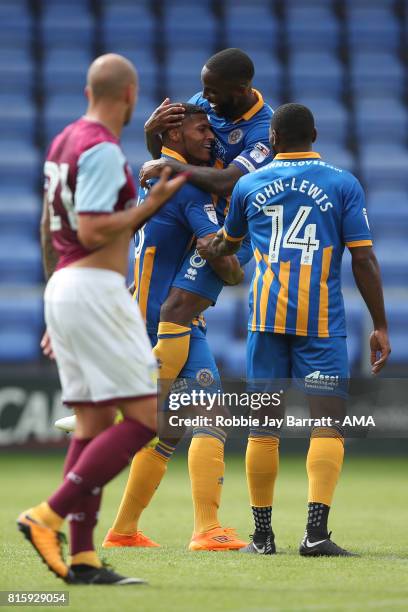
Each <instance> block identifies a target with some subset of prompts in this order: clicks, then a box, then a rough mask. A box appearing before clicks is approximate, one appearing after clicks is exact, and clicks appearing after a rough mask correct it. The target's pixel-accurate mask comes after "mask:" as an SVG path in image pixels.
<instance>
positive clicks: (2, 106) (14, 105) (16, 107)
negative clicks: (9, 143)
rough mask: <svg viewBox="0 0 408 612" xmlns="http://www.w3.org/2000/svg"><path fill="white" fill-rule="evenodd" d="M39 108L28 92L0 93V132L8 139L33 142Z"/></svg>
mask: <svg viewBox="0 0 408 612" xmlns="http://www.w3.org/2000/svg"><path fill="white" fill-rule="evenodd" d="M36 129H37V110H36V108H35V106H34V104H33V102H32V100H31V97H30V96H27V95H26V94H3V93H1V94H0V134H1V135H2V138H5V139H6V140H19V141H23V142H28V143H33V142H34V137H35V132H36Z"/></svg>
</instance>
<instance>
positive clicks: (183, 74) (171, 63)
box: [166, 48, 209, 100]
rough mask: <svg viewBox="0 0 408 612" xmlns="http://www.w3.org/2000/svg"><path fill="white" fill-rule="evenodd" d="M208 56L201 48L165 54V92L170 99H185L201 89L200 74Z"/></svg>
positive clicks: (176, 50)
mask: <svg viewBox="0 0 408 612" xmlns="http://www.w3.org/2000/svg"><path fill="white" fill-rule="evenodd" d="M208 57H209V55H208V53H207V51H206V50H205V49H202V48H199V49H192V50H191V51H182V50H178V49H175V50H174V51H172V52H170V53H168V54H167V64H166V93H167V95H168V96H169V97H170V98H171V99H172V100H186V99H189V98H190V97H191V96H193V95H194V94H195V93H197V92H198V91H201V88H202V86H201V80H200V74H201V70H202V68H203V66H204V64H205V62H206V61H207V60H208Z"/></svg>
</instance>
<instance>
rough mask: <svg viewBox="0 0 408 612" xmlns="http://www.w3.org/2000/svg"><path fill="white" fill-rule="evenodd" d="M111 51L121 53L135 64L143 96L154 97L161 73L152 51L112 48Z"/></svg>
mask: <svg viewBox="0 0 408 612" xmlns="http://www.w3.org/2000/svg"><path fill="white" fill-rule="evenodd" d="M110 51H112V52H114V53H120V54H121V55H124V56H125V57H127V59H128V60H130V61H131V62H133V64H134V65H135V67H136V69H137V72H138V75H139V90H140V92H141V94H142V95H146V96H152V95H153V94H154V92H155V90H156V87H157V82H158V77H159V72H158V66H157V62H156V59H155V56H154V54H153V53H152V52H151V50H150V49H140V48H134V47H132V48H131V47H112V48H111V49H110Z"/></svg>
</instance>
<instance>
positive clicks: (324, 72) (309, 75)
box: [289, 50, 345, 99]
mask: <svg viewBox="0 0 408 612" xmlns="http://www.w3.org/2000/svg"><path fill="white" fill-rule="evenodd" d="M289 83H290V90H291V96H292V98H293V99H296V98H300V97H301V96H306V95H309V96H310V95H312V94H315V93H316V92H317V91H323V92H324V93H325V95H327V96H332V97H334V96H337V97H339V96H341V95H342V94H343V92H344V86H345V81H344V70H343V66H342V64H341V62H340V60H339V59H338V58H337V57H336V55H335V54H334V53H331V52H328V51H327V50H324V51H321V52H315V53H308V52H303V51H302V52H298V51H297V52H296V53H292V54H291V55H290V59H289Z"/></svg>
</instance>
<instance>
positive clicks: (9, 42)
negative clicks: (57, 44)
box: [0, 0, 33, 52]
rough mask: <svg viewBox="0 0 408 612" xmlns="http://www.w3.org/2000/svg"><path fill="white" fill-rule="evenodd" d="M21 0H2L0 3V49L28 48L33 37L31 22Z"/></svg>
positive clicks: (24, 3) (25, 5) (24, 4)
mask: <svg viewBox="0 0 408 612" xmlns="http://www.w3.org/2000/svg"><path fill="white" fill-rule="evenodd" d="M27 9H28V7H27V4H26V2H25V1H23V0H13V1H10V0H3V1H2V2H1V4H0V49H1V50H2V52H3V49H6V48H10V47H11V48H14V49H22V48H28V47H29V45H30V44H31V42H32V39H33V22H32V18H31V15H30V13H29V11H28V10H27Z"/></svg>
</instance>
